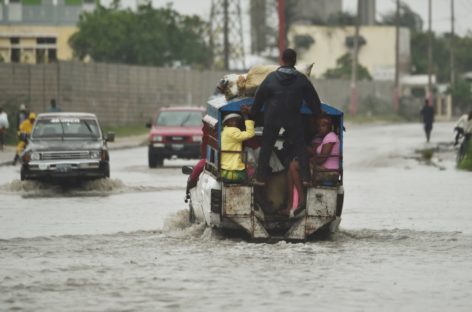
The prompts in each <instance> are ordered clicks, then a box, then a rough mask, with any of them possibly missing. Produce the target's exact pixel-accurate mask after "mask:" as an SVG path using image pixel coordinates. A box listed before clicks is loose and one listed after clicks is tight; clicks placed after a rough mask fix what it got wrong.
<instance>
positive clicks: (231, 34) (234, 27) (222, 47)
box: [209, 0, 246, 71]
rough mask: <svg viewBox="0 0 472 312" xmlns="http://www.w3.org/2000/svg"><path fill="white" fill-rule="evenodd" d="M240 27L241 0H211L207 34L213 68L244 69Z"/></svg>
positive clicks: (242, 37) (242, 40)
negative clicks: (208, 35)
mask: <svg viewBox="0 0 472 312" xmlns="http://www.w3.org/2000/svg"><path fill="white" fill-rule="evenodd" d="M242 29H243V28H242V20H241V0H212V1H211V10H210V30H209V34H210V46H211V48H212V49H211V53H212V55H213V67H214V68H215V69H224V70H226V71H228V70H230V69H240V70H241V69H243V70H244V69H246V62H245V53H244V36H243V30H242ZM230 67H233V68H230Z"/></svg>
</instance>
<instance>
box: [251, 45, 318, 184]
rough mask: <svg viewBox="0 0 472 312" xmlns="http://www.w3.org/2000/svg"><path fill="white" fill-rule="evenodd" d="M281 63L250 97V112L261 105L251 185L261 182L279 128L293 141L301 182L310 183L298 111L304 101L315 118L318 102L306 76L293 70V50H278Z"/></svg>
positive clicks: (300, 115) (294, 54)
mask: <svg viewBox="0 0 472 312" xmlns="http://www.w3.org/2000/svg"><path fill="white" fill-rule="evenodd" d="M281 60H282V64H281V65H282V66H280V67H279V68H278V69H277V70H276V71H274V72H272V73H270V74H269V75H268V76H267V77H266V78H265V79H264V81H263V82H262V83H261V85H260V86H259V88H258V89H257V91H256V94H255V97H254V104H253V105H252V107H251V115H252V116H253V118H255V115H256V114H257V113H259V112H260V111H261V109H262V107H263V106H264V107H265V108H264V130H263V131H262V146H261V151H260V154H259V161H258V165H257V172H256V177H255V179H254V180H253V184H254V185H259V186H262V185H265V181H266V177H267V175H268V173H269V159H270V155H271V153H272V148H273V147H274V144H275V141H276V139H277V137H278V135H279V131H280V129H281V128H284V129H285V131H287V134H288V136H289V137H288V139H289V141H290V142H293V148H294V154H295V156H296V157H297V158H298V160H299V162H300V174H301V177H302V181H303V185H304V186H306V185H309V184H310V170H309V166H308V155H307V153H306V150H305V138H304V126H303V122H302V114H301V113H300V109H301V105H302V102H303V101H305V103H306V105H307V106H308V108H309V109H310V110H311V111H312V113H313V115H314V116H315V117H318V116H319V115H320V113H321V101H320V98H319V96H318V93H317V92H316V90H315V88H314V87H313V85H312V83H311V82H310V80H308V78H307V77H306V76H305V75H304V74H302V73H300V72H298V71H297V70H296V69H295V64H296V62H297V53H296V52H295V50H292V49H286V50H285V51H283V53H282V58H281Z"/></svg>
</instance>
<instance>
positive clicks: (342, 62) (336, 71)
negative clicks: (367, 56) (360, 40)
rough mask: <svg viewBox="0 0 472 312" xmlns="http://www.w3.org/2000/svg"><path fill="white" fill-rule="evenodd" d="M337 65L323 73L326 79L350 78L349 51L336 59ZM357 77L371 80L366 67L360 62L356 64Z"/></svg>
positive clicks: (350, 62) (350, 58) (350, 60)
mask: <svg viewBox="0 0 472 312" xmlns="http://www.w3.org/2000/svg"><path fill="white" fill-rule="evenodd" d="M336 63H337V67H336V68H332V69H328V70H327V71H326V72H325V73H324V75H323V76H324V77H325V78H326V79H351V72H352V57H351V53H346V54H344V55H343V56H341V57H340V58H338V59H337V61H336ZM357 79H359V80H372V76H371V75H370V73H369V71H368V70H367V68H365V67H364V66H362V65H361V64H358V65H357Z"/></svg>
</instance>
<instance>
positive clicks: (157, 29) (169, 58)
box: [69, 1, 211, 67]
mask: <svg viewBox="0 0 472 312" xmlns="http://www.w3.org/2000/svg"><path fill="white" fill-rule="evenodd" d="M118 4H119V1H115V2H113V4H112V6H111V7H110V8H105V7H103V6H98V7H97V8H96V10H94V11H93V12H85V13H83V14H82V15H81V16H80V20H79V23H78V27H79V31H78V32H77V33H75V34H74V35H72V37H71V38H70V40H69V44H70V46H71V47H72V49H73V50H74V55H75V56H76V57H77V58H79V59H81V60H83V59H85V58H86V57H90V58H91V59H92V60H94V61H99V62H116V63H126V64H137V65H154V66H171V65H174V64H176V63H180V64H182V65H192V66H199V67H201V66H207V65H209V64H210V62H211V58H210V55H211V54H210V49H209V46H208V44H207V43H206V40H205V39H206V31H207V24H206V23H205V22H204V21H202V20H201V19H200V18H199V17H197V16H184V15H180V14H179V13H177V12H176V11H175V10H173V9H172V7H171V6H167V7H165V8H159V9H154V8H152V7H151V5H145V6H140V7H139V8H138V10H137V11H136V12H133V11H131V10H129V9H128V10H120V9H118Z"/></svg>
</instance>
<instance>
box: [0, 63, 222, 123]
mask: <svg viewBox="0 0 472 312" xmlns="http://www.w3.org/2000/svg"><path fill="white" fill-rule="evenodd" d="M223 75H224V73H222V72H215V71H198V70H185V69H168V68H157V67H141V66H127V65H115V64H97V63H92V64H84V63H78V62H77V63H75V62H60V63H55V64H37V65H27V64H0V105H3V106H8V107H18V106H19V105H20V104H21V103H25V104H26V105H27V106H28V107H30V108H31V110H33V111H36V112H44V111H46V110H47V108H48V107H49V101H50V99H51V98H56V100H57V103H58V105H59V106H60V108H61V109H62V110H63V111H80V112H92V113H96V114H97V115H98V116H99V118H100V120H101V121H102V123H103V124H104V125H125V124H135V123H141V122H145V121H148V120H149V118H151V116H152V115H153V114H154V113H155V112H156V111H157V110H158V109H159V108H160V107H163V106H168V105H205V104H206V101H207V99H208V96H209V95H210V94H212V93H213V91H214V89H215V86H216V84H217V82H218V81H219V80H220V79H221V78H222V77H223Z"/></svg>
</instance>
